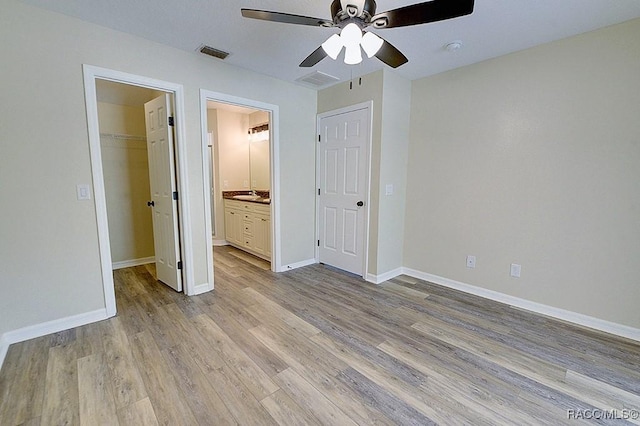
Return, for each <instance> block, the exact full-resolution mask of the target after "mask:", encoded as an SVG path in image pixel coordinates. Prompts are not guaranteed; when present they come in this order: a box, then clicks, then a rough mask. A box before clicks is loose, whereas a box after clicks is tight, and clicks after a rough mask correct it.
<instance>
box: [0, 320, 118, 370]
mask: <svg viewBox="0 0 640 426" xmlns="http://www.w3.org/2000/svg"><path fill="white" fill-rule="evenodd" d="M107 318H109V316H108V315H107V310H106V308H103V309H98V310H95V311H91V312H85V313H83V314H78V315H73V316H70V317H66V318H60V319H57V320H53V321H47V322H43V323H40V324H35V325H30V326H28V327H24V328H19V329H17V330H13V331H7V332H6V333H4V334H3V335H2V336H1V337H0V368H1V367H2V363H3V362H4V358H5V357H6V355H7V350H8V349H9V345H12V344H14V343H18V342H24V341H25V340H29V339H35V338H36V337H40V336H46V335H47V334H51V333H57V332H59V331H63V330H68V329H70V328H74V327H80V326H82V325H86V324H90V323H92V322H98V321H102V320H105V319H107Z"/></svg>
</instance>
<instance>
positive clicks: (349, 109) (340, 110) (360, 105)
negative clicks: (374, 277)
mask: <svg viewBox="0 0 640 426" xmlns="http://www.w3.org/2000/svg"><path fill="white" fill-rule="evenodd" d="M361 109H366V110H368V111H369V142H368V147H367V149H368V152H367V157H368V158H367V161H365V164H366V167H367V170H366V175H367V176H366V178H365V185H366V188H365V192H366V202H365V205H364V208H365V214H364V221H365V222H364V235H363V238H364V242H363V245H364V247H363V251H364V252H363V260H362V263H363V265H362V278H365V279H366V277H367V274H368V269H369V233H370V229H369V223H370V215H371V151H372V148H373V101H367V102H361V103H358V104H355V105H350V106H347V107H344V108H338V109H334V110H331V111H327V112H323V113H321V114H318V115H317V116H316V135H317V137H320V122H321V121H322V119H323V118H326V117H331V116H334V115H340V114H345V113H349V112H353V111H358V110H361ZM319 151H320V146H319V145H318V144H316V191H315V193H316V238H315V239H316V241H318V240H319V239H320V195H319V194H318V190H319V189H320V154H319ZM314 247H315V260H316V263H319V262H320V248H319V247H318V245H317V244H314Z"/></svg>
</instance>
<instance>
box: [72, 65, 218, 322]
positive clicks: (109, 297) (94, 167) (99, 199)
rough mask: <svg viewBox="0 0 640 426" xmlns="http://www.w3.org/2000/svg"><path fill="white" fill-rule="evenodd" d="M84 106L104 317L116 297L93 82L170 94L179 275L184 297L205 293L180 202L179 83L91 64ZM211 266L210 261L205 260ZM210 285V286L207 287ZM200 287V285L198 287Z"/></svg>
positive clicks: (183, 185) (184, 195)
mask: <svg viewBox="0 0 640 426" xmlns="http://www.w3.org/2000/svg"><path fill="white" fill-rule="evenodd" d="M82 70H83V79H84V92H85V107H86V112H87V127H88V132H89V153H90V162H91V176H92V180H93V194H94V200H95V208H96V221H97V230H98V246H99V251H100V267H101V273H102V285H103V289H104V298H105V307H106V311H107V317H112V316H115V314H116V298H115V288H114V283H113V263H112V259H111V245H110V242H109V224H108V221H107V202H106V195H105V186H104V173H103V170H102V148H101V146H100V127H99V121H98V98H97V92H96V80H110V81H114V82H118V83H124V84H129V85H132V86H140V87H146V88H149V89H155V90H160V91H163V92H168V93H172V94H173V96H174V97H173V102H174V108H175V110H174V116H175V122H176V125H175V127H174V129H175V138H174V144H175V151H176V159H175V161H176V171H177V176H176V180H177V182H176V183H177V187H178V191H179V194H180V200H179V201H178V212H179V213H178V214H179V220H178V226H179V228H180V229H179V231H180V242H181V244H180V247H181V248H180V250H181V257H182V259H181V260H182V264H183V269H182V274H183V282H184V292H185V293H186V294H187V295H193V294H196V290H200V291H198V293H200V292H203V291H202V290H204V291H207V290H208V289H206V290H205V289H200V288H198V289H196V288H195V284H194V281H193V276H194V273H193V271H194V266H193V243H192V238H191V216H190V213H189V203H188V202H182V200H188V199H189V185H188V174H187V162H186V152H187V150H186V137H185V114H184V88H183V87H182V85H181V84H176V83H171V82H167V81H162V80H156V79H152V78H148V77H144V76H139V75H135V74H129V73H125V72H121V71H115V70H111V69H107V68H101V67H97V66H93V65H87V64H83V65H82ZM207 261H208V262H210V263H211V264H212V263H213V259H208V260H207ZM207 278H208V282H209V283H213V277H212V276H209V277H207ZM210 285H211V284H210ZM198 287H201V286H198Z"/></svg>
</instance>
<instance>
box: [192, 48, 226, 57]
mask: <svg viewBox="0 0 640 426" xmlns="http://www.w3.org/2000/svg"><path fill="white" fill-rule="evenodd" d="M198 50H200V53H204V54H205V55H209V56H213V57H214V58H218V59H224V58H226V57H227V56H229V52H224V51H222V50H218V49H216V48H214V47H211V46H207V45H203V46H200V48H199V49H198Z"/></svg>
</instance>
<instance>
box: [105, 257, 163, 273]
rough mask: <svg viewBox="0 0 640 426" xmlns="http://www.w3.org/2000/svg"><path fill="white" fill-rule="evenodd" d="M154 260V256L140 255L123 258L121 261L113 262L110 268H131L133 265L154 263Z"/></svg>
mask: <svg viewBox="0 0 640 426" xmlns="http://www.w3.org/2000/svg"><path fill="white" fill-rule="evenodd" d="M155 261H156V258H155V256H151V257H142V258H140V259H131V260H123V261H121V262H113V263H112V266H111V269H113V270H116V269H122V268H131V267H133V266H140V265H146V264H147V263H154V262H155Z"/></svg>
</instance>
